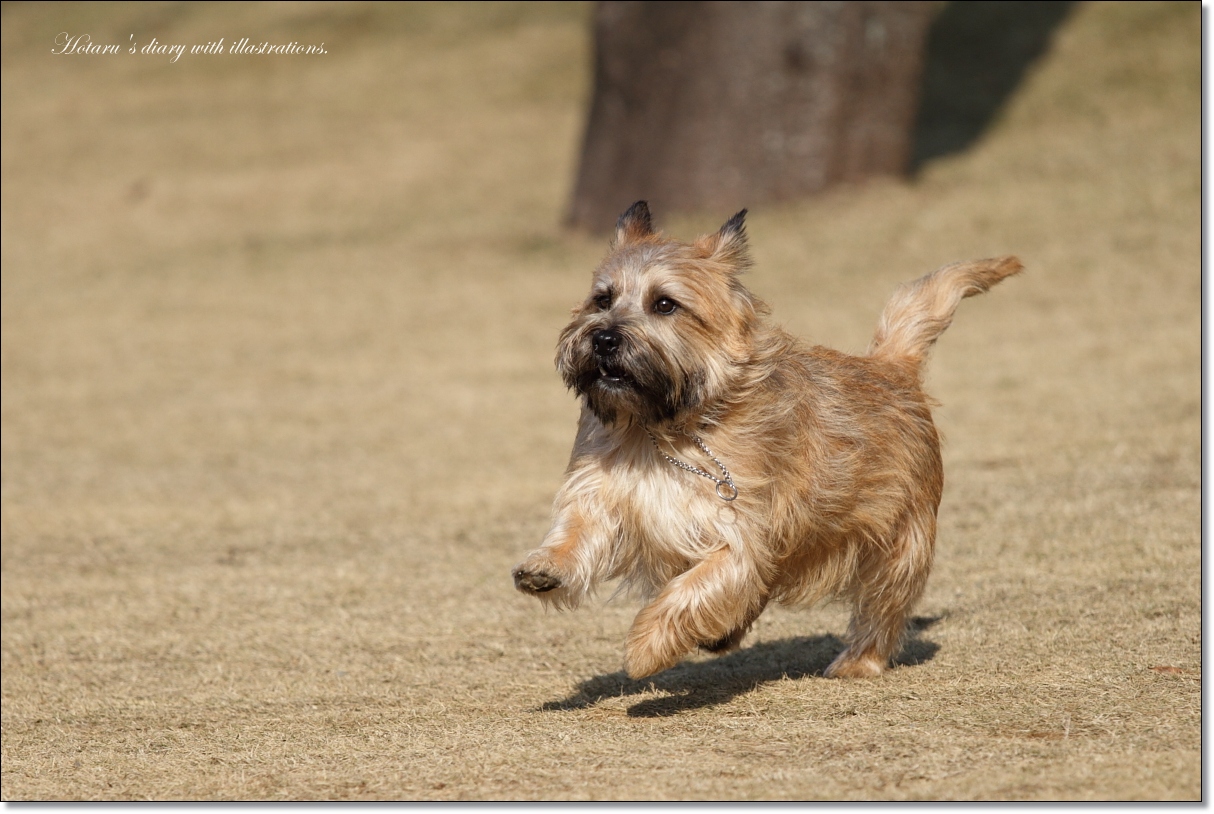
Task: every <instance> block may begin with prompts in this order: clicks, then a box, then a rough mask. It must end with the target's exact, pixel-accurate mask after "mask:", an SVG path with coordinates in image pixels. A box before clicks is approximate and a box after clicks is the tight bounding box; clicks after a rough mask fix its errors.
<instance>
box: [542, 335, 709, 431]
mask: <svg viewBox="0 0 1214 814" xmlns="http://www.w3.org/2000/svg"><path fill="white" fill-rule="evenodd" d="M561 347H562V349H565V348H566V347H569V349H570V351H571V352H569V353H566V352H562V353H561V354H560V355H559V356H558V358H557V368H558V370H559V371H560V373H561V378H563V379H564V380H565V385H566V386H567V387H568V388H569V389H571V390H573V391H574V392H575V393H577V394H578V395H579V396H581V397H582V399H583V400H584V402H585V404H586V406H587V407H588V408H589V409H590V411H591V412H592V413H594V415H595V417H596V418H598V420H599V421H601V422H602V423H603V424H604V425H610V424H613V423H615V422H617V421H627V420H635V421H638V422H639V423H641V424H642V425H647V426H658V425H662V424H666V423H669V422H672V421H674V420H675V419H677V418H678V417H679V416H681V415H683V414H685V413H687V412H688V411H691V410H694V409H695V408H697V407H698V406H699V405H700V404H701V403H702V400H703V390H704V377H703V375H702V374H697V373H696V372H694V371H692V372H690V373H687V372H684V371H682V370H681V369H678V368H677V367H676V368H674V370H673V372H672V367H673V366H672V365H671V363H670V362H669V361H668V360H665V359H662V358H660V357H656V356H655V355H653V354H652V353H641V352H638V351H637V350H636V346H635V343H634V342H632V341H630V340H629V339H628V338H627V336H626V335H625V337H624V342H623V343H622V346H621V348H620V350H619V351H618V352H617V353H616V354H614V355H613V356H612V358H611V359H610V361H606V362H604V361H601V360H600V359H599V357H598V356H596V355H595V353H594V351H593V350H592V347H591V340H590V338H589V335H588V334H587V335H586V336H583V337H581V338H580V339H579V340H576V341H570V342H569V343H567V344H566V343H562V345H561Z"/></svg>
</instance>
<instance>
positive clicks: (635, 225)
mask: <svg viewBox="0 0 1214 814" xmlns="http://www.w3.org/2000/svg"><path fill="white" fill-rule="evenodd" d="M652 234H653V217H652V216H651V215H650V214H649V204H648V203H647V202H646V201H637V202H636V203H634V204H633V205H632V206H630V207H628V211H627V212H625V213H624V214H623V215H620V219H619V220H617V221H616V222H615V243H616V245H617V246H622V245H624V244H625V243H631V242H632V241H634V240H640V239H641V238H643V237H649V236H650V235H652Z"/></svg>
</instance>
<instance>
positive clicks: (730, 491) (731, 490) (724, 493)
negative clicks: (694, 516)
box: [645, 430, 738, 503]
mask: <svg viewBox="0 0 1214 814" xmlns="http://www.w3.org/2000/svg"><path fill="white" fill-rule="evenodd" d="M645 432H646V434H647V435H648V436H649V440H650V441H652V442H653V448H654V449H656V450H657V451H658V454H659V455H661V456H662V457H663V458H665V459H666V460H667V461H669V462H670V463H671V464H672V465H674V466H677V467H678V468H679V469H686V470H687V471H688V472H691V473H692V474H695V475H699V476H701V477H704V478H708V479H709V480H710V481H712V482H713V483H715V484H716V485H717V497H719V498H721V500H724V501H725V502H726V503H728V502H729V501H731V500H736V499H737V497H738V487H736V486H734V485H733V478H731V477H730V476H729V470H728V469H726V468H725V464H723V463H721V462H720V461H719V460H717V457H716V456H715V455H713V454H712V452H710V451H709V449H708V447H706V446H704V442H703V441H702V440H700V436H698V435H695V434H693V435H692V436H691V440H692V441H694V442H695V445H696V446H697V447H699V448H700V451H701V452H703V453H704V454H705V455H707V456H708V457H709V458H711V459H712V462H713V463H714V464H716V465H717V466H718V467H719V468H720V470H721V474H722V475H724V476H725V477H724V479H721V478H718V477H716V476H715V475H712V474H710V473H708V472H705V471H704V470H703V469H700V467H698V466H692V465H691V464H689V463H687V462H686V461H680V460H679V459H678V458H675V457H672V456H670V455H667V454H666V453H665V452H663V451H662V447H661V445H660V444H659V443H658V439H657V438H654V436H653V433H651V432H649V430H645Z"/></svg>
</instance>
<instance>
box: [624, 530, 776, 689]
mask: <svg viewBox="0 0 1214 814" xmlns="http://www.w3.org/2000/svg"><path fill="white" fill-rule="evenodd" d="M766 604H767V590H766V588H765V587H764V584H763V581H762V579H761V578H760V576H759V573H758V569H757V568H756V565H755V563H753V562H751V561H749V560H748V559H747V558H746V557H744V556H743V555H741V554H740V553H738V552H737V551H735V550H734V549H732V548H730V547H728V546H726V547H723V548H720V549H717V550H716V551H714V552H713V553H711V554H709V555H708V557H706V558H705V559H704V560H703V561H701V562H700V563H699V564H697V565H695V566H694V567H692V568H691V569H690V570H688V571H686V572H685V573H683V574H680V575H679V576H678V577H675V578H674V579H673V580H671V581H670V583H669V584H668V585H667V586H666V588H665V589H663V591H662V592H661V593H660V594H658V597H657V598H656V599H655V600H654V601H653V602H651V603H650V604H649V605H647V606H646V607H645V608H644V609H643V610H642V611H641V612H640V613H639V614H637V617H636V620H635V621H633V623H632V629H631V630H630V631H629V632H628V643H627V646H626V650H625V654H624V665H625V667H626V669H627V670H628V675H629V676H631V677H632V678H643V677H645V676H647V675H652V674H654V673H657V672H660V671H662V670H665V669H666V668H668V667H673V666H674V665H675V664H676V663H678V661H679V659H680V658H682V657H683V656H684V655H685V654H687V653H688V652H690V651H691V650H694V649H695V648H696V647H699V646H706V647H707V648H709V649H721V650H723V649H727V648H729V647H732V646H736V644H737V642H738V641H740V640H741V638H742V635H744V634H745V632H746V629H747V628H749V627H750V624H751V623H752V622H753V621H754V620H755V618H756V617H758V615H759V614H760V613H762V611H763V607H764V605H766Z"/></svg>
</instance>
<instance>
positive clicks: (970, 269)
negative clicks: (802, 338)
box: [868, 257, 1023, 364]
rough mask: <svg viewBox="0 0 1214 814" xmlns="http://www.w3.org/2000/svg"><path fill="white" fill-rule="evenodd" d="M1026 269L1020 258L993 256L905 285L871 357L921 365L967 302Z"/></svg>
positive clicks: (886, 317)
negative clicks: (892, 358)
mask: <svg viewBox="0 0 1214 814" xmlns="http://www.w3.org/2000/svg"><path fill="white" fill-rule="evenodd" d="M1022 268H1023V266H1021V265H1020V261H1019V260H1018V259H1017V258H1015V257H994V258H990V259H988V260H974V261H972V262H969V263H953V264H951V265H948V266H944V267H943V268H940V269H937V270H936V271H933V272H932V273H931V274H928V275H926V276H924V277H920V278H919V279H918V280H913V281H911V282H909V283H903V284H902V285H901V286H899V287H898V290H897V291H895V292H894V296H893V297H891V298H890V301H889V302H888V303H887V304H886V306H885V311H884V312H882V314H881V321H880V322H879V323H878V324H877V333H876V334H875V335H874V336H873V341H872V344H870V345H869V346H868V355H869V356H884V357H898V358H903V359H909V360H911V361H913V362H915V363H916V364H918V363H920V362H922V361H923V358H924V357H925V356H926V355H927V351H928V349H930V348H931V346H932V344H933V343H934V342H935V341H936V339H937V338H938V337H939V336H940V334H942V333H944V329H945V328H947V327H948V326H949V324H950V323H951V322H952V321H953V312H954V311H956V310H957V306H958V305H959V304H960V303H961V301H962V300H963V299H965V298H966V297H972V296H974V295H975V294H981V293H982V292H984V291H986V290H987V289H988V288H990V287H991V286H993V285H994V284H995V283H997V282H999V281H1000V280H1002V279H1003V278H1004V277H1011V276H1012V275H1013V274H1016V273H1018V272H1019V271H1020V270H1021V269H1022Z"/></svg>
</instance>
